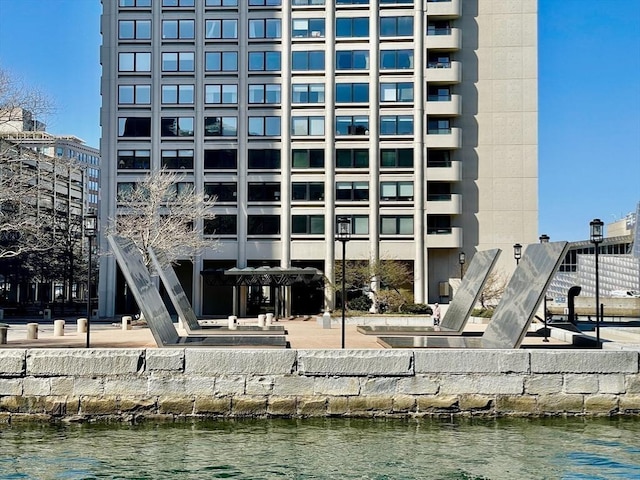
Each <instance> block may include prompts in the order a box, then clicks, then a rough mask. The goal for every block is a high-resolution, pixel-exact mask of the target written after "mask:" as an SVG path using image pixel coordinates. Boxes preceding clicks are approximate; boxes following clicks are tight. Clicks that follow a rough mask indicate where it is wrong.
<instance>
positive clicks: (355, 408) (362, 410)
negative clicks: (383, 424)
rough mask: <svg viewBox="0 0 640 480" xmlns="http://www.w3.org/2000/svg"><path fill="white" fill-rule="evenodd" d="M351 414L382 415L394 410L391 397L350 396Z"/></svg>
mask: <svg viewBox="0 0 640 480" xmlns="http://www.w3.org/2000/svg"><path fill="white" fill-rule="evenodd" d="M348 401H349V415H355V416H367V417H369V416H374V417H375V416H382V415H386V414H389V413H391V412H392V410H393V399H392V398H391V397H349V398H348Z"/></svg>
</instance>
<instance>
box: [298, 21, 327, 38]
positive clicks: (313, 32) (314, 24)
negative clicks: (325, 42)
mask: <svg viewBox="0 0 640 480" xmlns="http://www.w3.org/2000/svg"><path fill="white" fill-rule="evenodd" d="M324 31H325V27H324V18H294V19H293V20H292V22H291V36H292V37H293V38H324Z"/></svg>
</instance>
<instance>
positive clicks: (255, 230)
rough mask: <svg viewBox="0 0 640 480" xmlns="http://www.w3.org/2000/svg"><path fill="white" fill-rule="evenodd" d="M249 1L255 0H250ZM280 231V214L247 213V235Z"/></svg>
mask: <svg viewBox="0 0 640 480" xmlns="http://www.w3.org/2000/svg"><path fill="white" fill-rule="evenodd" d="M250 1H251V2H253V1H256V0H250ZM279 233H280V215H248V216H247V234H248V235H278V234H279Z"/></svg>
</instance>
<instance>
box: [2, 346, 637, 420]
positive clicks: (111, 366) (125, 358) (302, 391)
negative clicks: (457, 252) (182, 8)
mask: <svg viewBox="0 0 640 480" xmlns="http://www.w3.org/2000/svg"><path fill="white" fill-rule="evenodd" d="M638 414H640V373H639V352H638V351H637V350H635V351H626V350H620V351H617V350H616V351H594V350H572V351H562V350H551V351H542V350H540V351H536V350H487V351H477V350H474V351H471V350H446V351H445V350H402V351H397V350H395V351H389V350H385V351H375V352H374V351H370V350H354V351H349V352H345V351H340V350H284V351H272V350H270V351H265V350H215V349H182V348H175V349H165V350H158V349H89V350H76V349H71V350H64V349H12V350H1V351H0V421H5V422H11V421H19V420H24V419H27V420H55V419H67V420H76V421H88V420H95V419H97V420H100V419H114V418H117V419H119V420H125V421H139V420H144V419H164V420H168V421H173V420H180V419H182V420H187V419H196V418H216V417H328V416H348V417H374V416H395V417H416V416H418V417H419V416H450V415H465V416H468V415H480V416H551V415H576V416H578V415H590V416H613V415H629V416H637V415H638Z"/></svg>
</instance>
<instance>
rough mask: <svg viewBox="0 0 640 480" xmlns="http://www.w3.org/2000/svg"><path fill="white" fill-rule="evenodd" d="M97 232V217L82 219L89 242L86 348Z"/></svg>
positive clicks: (91, 216) (90, 216) (89, 328)
mask: <svg viewBox="0 0 640 480" xmlns="http://www.w3.org/2000/svg"><path fill="white" fill-rule="evenodd" d="M97 230H98V217H97V216H96V215H95V214H94V213H89V214H88V215H85V217H84V236H85V237H87V239H88V240H89V265H88V268H87V348H89V346H90V342H89V333H90V330H91V254H92V253H93V252H92V250H93V239H94V238H96V233H97Z"/></svg>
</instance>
